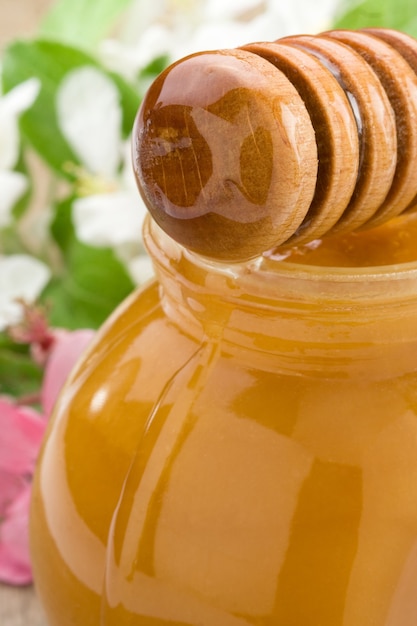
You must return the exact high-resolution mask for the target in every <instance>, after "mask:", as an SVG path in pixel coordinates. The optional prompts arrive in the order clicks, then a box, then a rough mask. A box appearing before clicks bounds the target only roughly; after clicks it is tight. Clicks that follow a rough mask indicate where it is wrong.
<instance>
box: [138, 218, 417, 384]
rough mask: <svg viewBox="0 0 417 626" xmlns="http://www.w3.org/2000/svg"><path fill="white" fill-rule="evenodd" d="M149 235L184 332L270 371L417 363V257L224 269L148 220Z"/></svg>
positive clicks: (257, 263)
mask: <svg viewBox="0 0 417 626" xmlns="http://www.w3.org/2000/svg"><path fill="white" fill-rule="evenodd" d="M144 238H145V243H146V247H147V249H148V251H149V253H150V255H151V257H152V259H153V262H154V266H155V271H156V274H157V277H158V280H159V282H160V285H161V301H162V306H163V308H164V310H165V312H166V314H167V315H168V316H169V317H170V318H171V319H172V321H173V322H174V323H176V324H177V325H178V326H179V327H180V328H181V329H182V330H183V332H186V333H187V334H192V335H194V336H195V337H199V338H203V337H205V338H206V339H208V340H213V341H222V342H223V344H224V349H225V350H229V351H230V352H233V353H236V354H238V355H239V357H240V358H243V359H250V360H251V362H255V361H256V363H258V361H259V362H260V361H262V363H263V367H272V368H273V369H276V367H281V368H283V369H292V368H294V367H297V369H298V370H299V369H300V367H302V368H303V369H304V370H305V371H306V372H307V371H308V372H310V373H311V372H327V373H329V372H330V371H331V372H333V374H334V373H335V372H338V371H339V370H340V373H341V375H349V371H350V370H352V368H354V369H355V371H358V367H359V363H360V362H363V363H364V365H365V364H366V365H367V367H368V369H369V364H370V362H372V363H373V368H374V370H375V376H376V377H378V378H379V377H381V376H383V377H385V376H387V377H388V376H389V377H390V376H393V375H400V374H401V373H407V372H409V371H411V370H412V369H414V368H415V363H416V357H415V355H416V354H417V263H409V264H403V265H395V266H384V267H377V268H374V267H373V268H353V269H352V268H337V267H335V268H329V267H319V266H311V265H299V264H291V263H287V262H286V261H274V260H271V259H268V258H264V257H260V258H258V259H256V260H254V261H251V262H248V263H235V264H229V265H227V264H222V263H219V262H216V261H211V260H207V259H205V258H202V257H200V256H198V255H196V254H194V253H191V252H189V251H188V250H185V249H184V248H183V247H182V246H180V245H179V244H177V243H176V242H174V241H173V240H172V239H170V238H169V237H168V236H167V235H166V234H165V233H164V232H163V231H162V230H161V229H160V228H159V227H158V226H157V225H156V224H155V223H154V222H153V221H152V220H151V219H147V220H146V223H145V228H144ZM354 362H355V365H353V364H354ZM268 364H269V365H268ZM333 374H332V375H333Z"/></svg>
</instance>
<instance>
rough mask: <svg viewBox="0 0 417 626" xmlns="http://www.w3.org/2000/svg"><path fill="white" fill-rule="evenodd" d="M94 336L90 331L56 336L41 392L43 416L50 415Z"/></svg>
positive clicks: (63, 333)
mask: <svg viewBox="0 0 417 626" xmlns="http://www.w3.org/2000/svg"><path fill="white" fill-rule="evenodd" d="M94 336H95V331H94V330H90V329H80V330H76V331H74V332H62V333H60V334H59V335H57V337H56V343H55V344H54V347H53V349H52V351H51V354H50V356H49V358H48V360H47V362H46V367H45V373H44V377H43V384H42V390H41V402H42V408H43V411H44V413H45V415H47V416H49V415H50V414H51V411H52V409H53V407H54V404H55V401H56V399H57V397H58V395H59V393H60V391H61V389H62V387H63V386H64V384H65V382H66V380H67V379H68V376H69V374H70V373H71V371H72V369H73V367H74V366H75V364H76V363H77V361H78V360H79V358H80V357H81V354H82V353H83V352H84V350H85V349H86V348H87V346H88V345H89V344H90V342H91V341H92V339H93V337H94Z"/></svg>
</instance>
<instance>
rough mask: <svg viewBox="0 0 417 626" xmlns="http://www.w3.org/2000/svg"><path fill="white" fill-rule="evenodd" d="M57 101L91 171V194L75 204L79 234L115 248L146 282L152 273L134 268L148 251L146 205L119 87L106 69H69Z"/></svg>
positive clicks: (87, 178)
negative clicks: (126, 132)
mask: <svg viewBox="0 0 417 626" xmlns="http://www.w3.org/2000/svg"><path fill="white" fill-rule="evenodd" d="M56 106H57V114H58V121H59V124H60V127H61V130H62V132H63V134H64V136H65V138H66V139H67V141H68V143H69V144H70V145H71V147H72V149H73V150H74V152H75V153H76V154H77V156H78V157H79V159H80V161H81V162H82V163H83V165H84V166H85V168H86V170H87V171H88V172H87V174H86V173H84V180H83V182H84V193H85V194H86V195H85V196H83V197H78V198H77V199H76V200H75V201H74V203H73V220H74V227H75V231H76V234H77V237H78V238H79V239H80V241H82V242H84V243H87V244H89V245H91V246H109V247H112V248H114V250H115V252H116V253H117V254H118V255H119V258H120V259H121V260H122V261H123V262H125V263H126V264H127V268H128V270H129V271H130V273H131V276H132V279H133V280H134V281H135V282H143V281H144V280H146V279H147V278H148V273H149V272H147V273H146V276H145V272H144V278H143V280H141V277H140V276H139V277H138V275H137V271H136V270H135V269H134V268H136V267H137V262H136V261H137V259H136V257H138V256H139V257H145V255H146V253H145V250H144V247H143V243H142V222H143V218H144V216H145V213H146V210H145V207H144V204H143V202H142V200H141V198H140V195H139V192H138V190H137V188H136V184H135V182H134V177H133V171H132V167H131V162H130V159H131V157H130V142H124V141H123V139H122V111H121V107H120V102H119V92H118V90H117V88H116V86H115V85H114V83H113V81H111V80H110V79H109V78H108V77H107V76H106V75H105V74H104V73H103V72H101V71H100V70H98V69H96V68H95V67H90V66H85V67H82V68H78V69H76V70H74V71H72V72H70V73H69V74H67V76H66V77H65V79H64V80H63V82H62V84H61V85H60V88H59V90H58V94H57V101H56ZM145 258H146V257H145ZM146 262H147V263H148V264H149V263H150V262H149V261H148V260H147V259H146ZM142 265H143V263H142ZM131 268H132V269H131Z"/></svg>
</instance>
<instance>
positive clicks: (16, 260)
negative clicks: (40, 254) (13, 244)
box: [0, 254, 51, 331]
mask: <svg viewBox="0 0 417 626" xmlns="http://www.w3.org/2000/svg"><path fill="white" fill-rule="evenodd" d="M50 276H51V272H50V270H49V268H48V267H47V266H46V265H45V264H44V263H42V262H41V261H38V260H37V259H35V258H33V257H31V256H28V255H25V254H13V255H10V256H4V257H0V331H2V330H4V329H5V328H6V327H7V326H9V325H10V324H16V323H17V322H19V320H20V319H21V315H22V306H21V304H20V303H19V300H24V301H25V302H26V303H29V304H30V303H32V302H34V301H35V300H36V298H37V297H38V296H39V294H40V293H41V291H42V290H43V288H44V287H45V286H46V284H47V283H48V281H49V279H50Z"/></svg>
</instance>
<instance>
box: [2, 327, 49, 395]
mask: <svg viewBox="0 0 417 626" xmlns="http://www.w3.org/2000/svg"><path fill="white" fill-rule="evenodd" d="M41 383H42V370H41V368H40V367H39V366H38V365H36V364H35V363H34V362H33V361H32V359H31V357H30V354H29V349H28V347H27V346H21V345H17V344H14V343H12V342H11V341H10V340H9V339H8V338H7V336H6V335H5V334H4V333H0V394H7V395H11V396H13V397H15V398H20V397H22V396H25V395H27V394H33V393H36V392H38V391H39V389H40V387H41Z"/></svg>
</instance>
